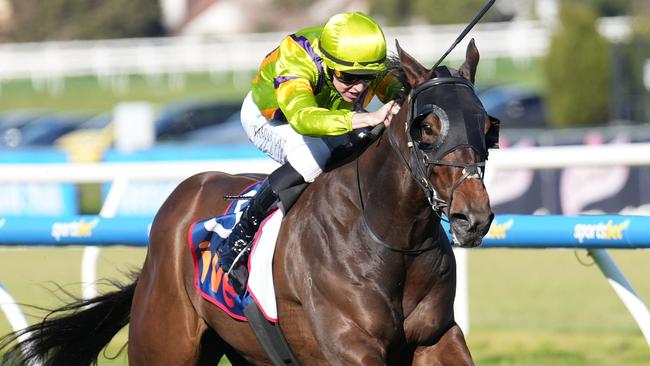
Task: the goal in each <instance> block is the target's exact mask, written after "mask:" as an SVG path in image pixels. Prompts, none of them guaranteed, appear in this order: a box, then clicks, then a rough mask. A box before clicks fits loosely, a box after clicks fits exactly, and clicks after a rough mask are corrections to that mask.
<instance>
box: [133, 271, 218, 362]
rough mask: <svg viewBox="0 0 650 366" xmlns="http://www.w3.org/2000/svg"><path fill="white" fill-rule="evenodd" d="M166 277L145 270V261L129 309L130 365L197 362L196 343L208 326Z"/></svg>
mask: <svg viewBox="0 0 650 366" xmlns="http://www.w3.org/2000/svg"><path fill="white" fill-rule="evenodd" d="M168 276H169V274H164V273H159V274H157V275H152V274H150V273H148V271H147V263H145V267H144V268H143V271H142V275H141V277H140V279H139V281H138V286H137V287H136V291H135V296H134V299H133V305H132V308H131V322H130V326H129V348H128V352H129V364H130V365H138V366H148V365H150V366H154V365H155V366H163V365H196V364H197V363H198V362H199V359H200V354H199V352H200V346H199V345H200V342H201V337H202V335H203V333H204V332H205V330H206V329H207V326H206V325H205V323H204V322H203V321H202V320H201V319H199V317H198V316H197V315H196V313H195V312H194V308H193V307H192V305H191V304H190V303H189V300H188V299H187V297H186V296H183V295H184V294H185V290H184V289H182V288H180V289H177V288H174V287H176V286H178V284H177V283H178V282H179V281H178V280H171V279H169V278H167V277H168ZM217 360H218V358H217ZM202 362H203V361H202ZM216 363H217V361H214V360H213V364H216Z"/></svg>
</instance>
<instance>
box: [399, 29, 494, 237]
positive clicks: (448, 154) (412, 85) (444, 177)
mask: <svg viewBox="0 0 650 366" xmlns="http://www.w3.org/2000/svg"><path fill="white" fill-rule="evenodd" d="M397 49H398V54H399V58H400V63H401V67H402V70H403V72H404V76H405V79H406V80H405V84H406V87H407V90H408V89H410V90H409V94H408V97H407V98H406V100H405V101H404V105H402V112H401V113H404V114H405V116H403V117H404V119H405V121H406V126H405V131H406V139H407V149H408V150H409V154H410V155H411V162H410V164H409V165H410V169H411V172H412V173H413V175H414V177H415V178H416V180H417V181H418V183H419V184H420V185H421V186H422V188H423V189H424V192H425V194H426V195H427V197H428V199H429V202H430V204H431V206H432V207H433V209H434V211H436V212H437V213H438V214H441V213H445V214H446V215H447V217H448V218H449V222H450V225H451V233H452V238H453V241H454V243H455V244H457V245H459V246H462V247H475V246H478V245H480V244H481V240H482V238H483V236H484V235H485V234H486V233H487V232H488V230H489V227H490V223H491V222H492V219H493V217H494V214H493V213H492V210H491V208H490V201H489V198H488V193H487V191H486V189H485V186H484V185H483V171H484V167H485V161H486V160H487V156H488V151H487V150H488V148H492V147H496V146H497V142H498V121H497V120H495V119H492V118H491V117H489V116H488V114H487V113H486V112H485V109H484V108H483V105H482V104H481V102H480V100H479V99H478V97H477V96H476V94H475V91H474V86H473V83H474V76H475V74H476V67H477V65H478V60H479V53H478V50H477V49H476V46H475V45H474V40H472V41H471V42H470V44H469V46H468V47H467V53H466V59H465V62H464V63H463V64H462V65H461V66H460V68H459V69H458V70H454V69H451V68H448V67H445V66H441V67H437V68H436V69H435V70H428V69H427V68H425V67H424V66H422V65H421V64H420V63H419V62H417V61H416V60H415V59H413V58H412V57H411V56H410V55H409V54H407V53H406V52H404V51H403V50H402V49H401V48H400V47H399V44H398V45H397ZM393 123H394V122H393ZM393 127H395V126H393ZM395 128H399V127H395Z"/></svg>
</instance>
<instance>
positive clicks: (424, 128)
mask: <svg viewBox="0 0 650 366" xmlns="http://www.w3.org/2000/svg"><path fill="white" fill-rule="evenodd" d="M422 132H423V133H424V134H425V135H433V134H434V131H433V127H431V125H430V124H428V123H424V124H422Z"/></svg>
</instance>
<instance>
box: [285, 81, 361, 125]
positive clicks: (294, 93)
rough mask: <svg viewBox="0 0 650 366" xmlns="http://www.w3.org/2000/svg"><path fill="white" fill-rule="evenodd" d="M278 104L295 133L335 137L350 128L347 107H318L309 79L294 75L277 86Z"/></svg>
mask: <svg viewBox="0 0 650 366" xmlns="http://www.w3.org/2000/svg"><path fill="white" fill-rule="evenodd" d="M276 98H277V100H278V105H279V106H280V109H282V112H283V113H284V115H285V117H286V118H287V121H288V122H289V124H290V125H291V126H292V127H293V129H294V130H296V132H298V133H299V134H301V135H306V136H338V135H343V134H346V133H348V132H350V131H352V116H353V115H354V112H352V111H350V110H345V109H341V110H330V109H327V108H322V107H319V106H318V104H317V102H316V98H315V97H314V92H313V89H312V86H311V83H310V82H309V80H306V79H303V78H296V79H292V80H289V81H287V82H284V83H282V85H280V86H279V87H278V88H277V89H276Z"/></svg>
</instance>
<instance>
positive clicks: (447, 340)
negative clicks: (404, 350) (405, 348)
mask: <svg viewBox="0 0 650 366" xmlns="http://www.w3.org/2000/svg"><path fill="white" fill-rule="evenodd" d="M413 365H414V366H420V365H428V366H438V365H440V366H442V365H466V366H470V365H474V361H472V355H471V354H470V352H469V349H468V348H467V343H465V337H464V336H463V331H462V330H460V327H459V326H458V325H454V326H453V327H451V328H449V330H448V331H447V332H445V334H443V336H442V337H441V338H440V340H439V341H438V343H436V344H434V345H433V346H428V347H418V348H417V349H416V350H415V355H414V356H413Z"/></svg>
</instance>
